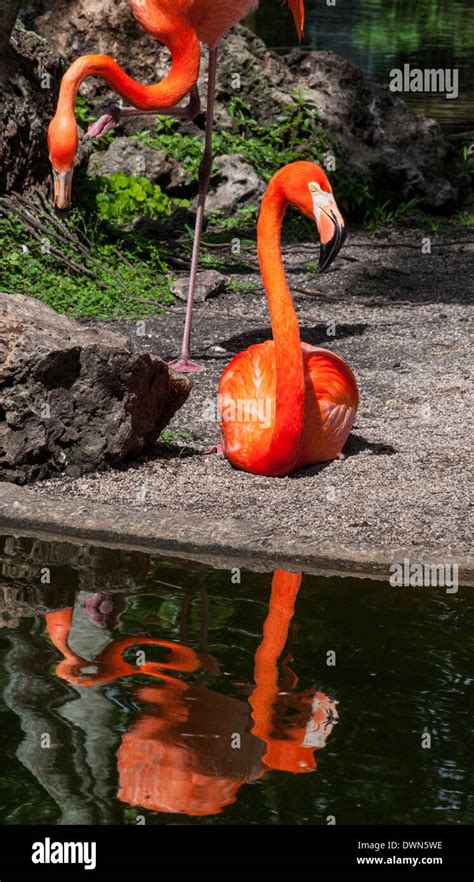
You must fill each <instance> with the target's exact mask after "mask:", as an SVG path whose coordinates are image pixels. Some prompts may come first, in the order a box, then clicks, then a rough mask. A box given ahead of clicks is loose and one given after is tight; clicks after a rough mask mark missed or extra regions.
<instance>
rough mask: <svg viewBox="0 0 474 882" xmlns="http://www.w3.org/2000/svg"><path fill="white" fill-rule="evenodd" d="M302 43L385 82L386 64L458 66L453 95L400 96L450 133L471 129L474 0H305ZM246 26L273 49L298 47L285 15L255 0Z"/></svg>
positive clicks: (271, 2) (272, 0)
mask: <svg viewBox="0 0 474 882" xmlns="http://www.w3.org/2000/svg"><path fill="white" fill-rule="evenodd" d="M305 6H306V29H305V37H304V40H303V44H302V45H303V48H306V49H319V50H320V49H329V50H331V51H332V52H336V53H337V54H338V55H342V56H344V57H345V58H349V59H350V60H351V61H353V62H355V64H358V65H359V66H360V67H361V68H362V69H363V70H364V72H365V73H366V74H367V76H369V77H370V78H371V79H372V80H374V81H376V82H378V83H388V82H389V79H390V77H389V74H390V71H391V70H392V69H393V68H402V67H403V65H404V64H410V65H411V66H412V67H417V68H421V69H425V68H428V69H430V68H436V69H438V68H442V69H446V68H457V69H458V70H459V97H458V98H456V99H446V98H445V97H444V95H440V94H438V93H436V94H434V93H411V92H409V93H404V94H403V95H401V97H402V98H403V99H404V100H405V101H407V103H408V104H410V105H411V106H412V107H413V108H414V109H415V110H418V111H420V112H422V113H425V114H427V115H428V116H431V117H433V118H434V119H436V120H438V121H439V122H440V123H441V124H442V125H443V127H445V128H446V129H449V130H451V131H465V130H468V129H469V130H472V128H473V126H474V110H473V108H474V55H473V52H472V46H473V44H474V3H473V2H472V0H416V2H414V0H336V3H335V5H334V6H328V5H327V3H326V0H306V2H305ZM248 24H249V25H250V27H252V28H253V29H254V30H255V31H256V33H258V34H259V35H260V36H261V37H262V38H263V39H264V40H265V42H266V44H267V45H268V46H270V47H272V48H275V49H277V50H278V51H280V52H284V51H288V49H289V48H291V47H293V46H296V45H297V39H296V37H295V34H294V28H293V25H292V20H291V15H290V13H289V12H288V10H286V9H279V8H278V7H277V3H276V0H260V5H259V9H258V11H257V12H256V13H255V14H254V15H253V16H252V17H251V19H250V20H249V22H248Z"/></svg>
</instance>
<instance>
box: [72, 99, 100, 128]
mask: <svg viewBox="0 0 474 882" xmlns="http://www.w3.org/2000/svg"><path fill="white" fill-rule="evenodd" d="M74 113H75V116H76V119H77V121H78V123H79V125H80V126H82V127H83V128H86V127H87V126H88V125H89V123H91V122H93V121H94V119H95V116H94V114H93V112H92V110H91V109H90V107H89V105H88V103H87V101H86V99H85V98H83V97H82V95H78V96H77V98H76V106H75V109H74Z"/></svg>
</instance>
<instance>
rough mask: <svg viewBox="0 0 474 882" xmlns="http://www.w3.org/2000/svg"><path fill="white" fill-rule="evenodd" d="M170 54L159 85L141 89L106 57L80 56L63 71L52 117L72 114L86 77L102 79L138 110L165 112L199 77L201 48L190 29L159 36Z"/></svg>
mask: <svg viewBox="0 0 474 882" xmlns="http://www.w3.org/2000/svg"><path fill="white" fill-rule="evenodd" d="M162 42H163V43H164V44H165V45H166V46H167V47H168V49H169V50H170V52H171V59H172V63H171V69H170V71H169V73H168V75H167V76H166V77H165V78H164V79H163V80H161V81H160V82H159V83H154V84H153V85H150V86H144V85H142V84H141V83H138V82H137V81H136V80H134V79H133V77H130V76H129V75H128V74H127V73H125V71H124V70H123V68H121V67H120V65H119V64H117V62H116V61H114V59H113V58H110V56H108V55H83V56H81V57H80V58H78V59H76V61H75V62H74V63H73V64H72V65H71V67H70V68H69V69H68V70H67V71H66V73H65V74H64V77H63V79H62V82H61V88H60V92H59V101H58V107H57V111H56V116H57V117H61V116H66V117H67V116H71V115H74V105H75V100H76V96H77V93H78V91H79V87H80V85H81V83H82V82H84V80H85V79H87V77H91V76H96V77H100V78H101V79H103V80H104V81H105V82H106V83H107V84H108V85H109V86H110V87H111V89H113V91H114V92H116V94H117V95H120V96H121V97H122V98H124V99H125V100H126V101H129V102H130V103H131V104H133V106H134V107H136V108H137V109H138V110H157V111H159V110H160V109H163V110H165V109H167V108H170V107H173V106H174V105H175V104H178V103H179V102H180V101H182V100H183V98H185V97H186V95H187V94H188V93H189V92H190V91H191V89H192V88H193V86H195V85H196V82H197V78H198V76H199V66H200V60H201V48H200V43H199V40H198V37H197V34H196V32H195V30H194V28H192V27H191V26H188V25H183V26H182V28H181V29H180V30H179V33H177V34H175V35H166V37H165V36H164V37H162Z"/></svg>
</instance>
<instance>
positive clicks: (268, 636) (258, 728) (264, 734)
mask: <svg viewBox="0 0 474 882" xmlns="http://www.w3.org/2000/svg"><path fill="white" fill-rule="evenodd" d="M300 585H301V573H287V572H285V571H284V570H276V571H275V574H274V576H273V580H272V593H271V597H270V604H269V609H268V615H267V618H266V620H265V624H264V627H263V640H262V642H261V644H260V646H259V647H258V649H257V652H256V654H255V672H254V678H255V689H254V691H253V693H252V695H251V696H250V698H249V702H250V706H251V708H252V718H253V721H254V725H253V728H252V734H253V735H256V736H257V737H258V738H262V739H263V740H264V741H267V739H269V738H270V737H271V734H272V729H273V715H274V705H275V702H276V700H277V697H278V659H279V657H280V655H281V654H282V652H283V650H284V648H285V644H286V641H287V638H288V629H289V626H290V622H291V620H292V618H293V614H294V611H295V602H296V597H297V594H298V591H299V587H300Z"/></svg>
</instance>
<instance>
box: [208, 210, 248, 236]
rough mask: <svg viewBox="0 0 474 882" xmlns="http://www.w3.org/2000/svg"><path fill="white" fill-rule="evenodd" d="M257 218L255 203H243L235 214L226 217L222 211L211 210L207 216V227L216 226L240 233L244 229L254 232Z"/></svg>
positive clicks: (223, 229)
mask: <svg viewBox="0 0 474 882" xmlns="http://www.w3.org/2000/svg"><path fill="white" fill-rule="evenodd" d="M257 219H258V206H257V205H244V206H243V207H242V208H239V209H238V210H237V211H236V212H235V214H233V215H231V216H230V217H226V216H225V214H224V212H223V211H220V210H217V211H213V212H211V213H210V214H209V216H208V225H209V227H211V228H212V227H217V228H218V229H219V230H222V231H229V232H234V231H235V230H238V231H239V233H240V235H242V233H243V232H245V231H246V230H249V229H250V230H251V231H252V232H253V233H254V232H255V225H256V223H257Z"/></svg>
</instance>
